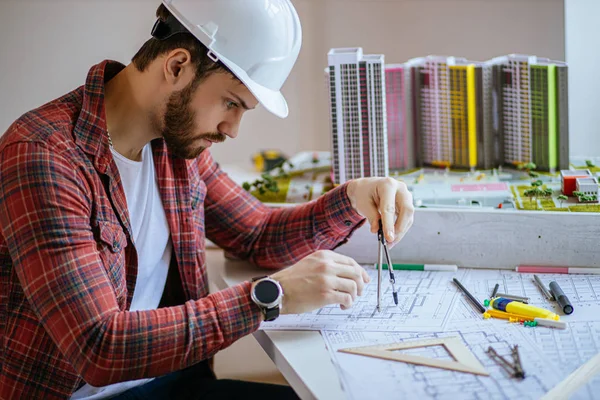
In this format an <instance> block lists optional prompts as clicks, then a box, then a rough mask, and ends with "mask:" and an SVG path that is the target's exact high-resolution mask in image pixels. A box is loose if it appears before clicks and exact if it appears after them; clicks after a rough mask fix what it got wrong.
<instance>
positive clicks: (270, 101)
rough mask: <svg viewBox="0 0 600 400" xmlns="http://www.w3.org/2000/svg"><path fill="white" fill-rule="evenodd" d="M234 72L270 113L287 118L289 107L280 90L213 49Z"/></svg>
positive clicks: (220, 59)
mask: <svg viewBox="0 0 600 400" xmlns="http://www.w3.org/2000/svg"><path fill="white" fill-rule="evenodd" d="M212 52H213V53H214V54H215V55H216V56H217V57H218V58H219V61H221V62H222V63H223V64H225V66H226V67H227V68H229V70H230V71H231V72H233V74H234V75H235V76H236V77H237V78H238V79H239V80H240V81H241V82H242V83H243V84H244V85H245V86H246V87H247V88H248V90H249V91H250V93H252V94H253V95H254V97H256V100H258V102H259V103H260V104H261V105H262V106H263V107H264V108H266V109H267V111H269V112H270V113H272V114H274V115H276V116H278V117H279V118H287V116H288V114H289V109H288V105H287V102H286V100H285V97H283V94H282V93H281V92H280V91H277V90H272V89H269V88H266V87H264V86H262V85H260V84H258V83H256V82H255V81H254V80H252V79H251V78H250V77H249V76H248V74H247V73H246V71H244V70H243V69H242V68H240V67H238V66H237V65H236V64H235V63H234V62H231V61H230V60H228V59H227V58H226V57H223V56H222V55H220V54H219V53H217V52H215V51H214V50H213V51H212Z"/></svg>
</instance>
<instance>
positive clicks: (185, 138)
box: [159, 82, 227, 160]
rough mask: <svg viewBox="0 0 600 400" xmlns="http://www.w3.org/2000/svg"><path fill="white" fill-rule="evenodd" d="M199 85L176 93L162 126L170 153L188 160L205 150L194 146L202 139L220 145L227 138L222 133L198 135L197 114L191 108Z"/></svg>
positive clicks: (167, 108) (172, 97) (167, 109)
mask: <svg viewBox="0 0 600 400" xmlns="http://www.w3.org/2000/svg"><path fill="white" fill-rule="evenodd" d="M196 87H197V85H195V84H194V82H192V83H190V84H189V85H188V86H187V87H186V88H185V89H183V90H181V91H179V92H175V93H173V94H172V95H171V97H170V98H169V101H168V102H167V106H166V110H165V114H164V117H163V121H162V124H161V125H159V126H162V129H161V131H162V137H163V138H164V139H165V142H166V143H167V147H168V148H169V151H170V152H171V153H173V154H174V155H176V156H178V157H182V158H186V159H188V160H191V159H194V158H196V157H198V156H199V155H200V154H201V153H202V152H203V151H204V150H205V149H206V147H204V146H198V145H196V146H194V143H197V142H199V141H200V139H201V138H205V139H207V140H210V141H211V142H216V143H220V142H223V141H225V139H226V138H227V137H226V136H225V135H224V134H222V133H218V132H215V133H204V134H201V135H196V134H194V132H196V126H195V123H194V121H195V118H196V113H195V112H194V111H193V110H192V109H191V108H190V103H191V100H192V95H193V93H194V91H195V89H196Z"/></svg>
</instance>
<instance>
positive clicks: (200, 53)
mask: <svg viewBox="0 0 600 400" xmlns="http://www.w3.org/2000/svg"><path fill="white" fill-rule="evenodd" d="M156 17H157V18H158V19H160V20H161V21H163V22H165V21H166V20H167V19H168V18H169V17H171V12H170V11H169V10H168V9H167V7H165V5H164V4H161V5H160V6H159V7H158V9H157V10H156ZM179 48H181V49H186V50H187V51H189V52H190V54H191V57H192V62H193V63H194V64H196V78H195V80H194V82H195V83H199V82H200V81H201V80H202V79H204V78H206V77H208V76H209V75H211V74H213V73H215V72H229V73H230V74H231V75H232V76H233V74H232V73H231V71H230V70H229V68H227V67H226V66H225V65H224V64H223V63H222V62H221V61H218V62H214V61H213V60H212V59H211V58H210V57H208V55H207V53H208V49H207V48H206V46H204V45H203V44H202V43H201V42H200V41H199V40H198V39H196V37H195V36H194V35H192V34H191V33H190V32H187V31H186V32H184V33H178V34H176V35H173V36H171V37H169V38H167V39H164V40H159V39H156V38H154V37H153V38H151V39H150V40H148V41H147V42H146V43H144V45H143V46H142V48H141V49H140V50H139V51H138V52H137V53H136V55H135V56H133V59H132V62H133V64H134V65H135V67H136V68H137V70H138V71H140V72H143V71H144V70H146V68H148V66H149V65H150V63H151V62H152V61H154V60H156V59H157V58H158V57H159V56H161V55H163V54H165V53H168V52H170V51H172V50H175V49H179Z"/></svg>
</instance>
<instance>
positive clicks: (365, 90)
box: [328, 48, 389, 184]
mask: <svg viewBox="0 0 600 400" xmlns="http://www.w3.org/2000/svg"><path fill="white" fill-rule="evenodd" d="M328 58H329V68H328V74H329V79H328V81H329V94H330V115H331V119H330V121H331V133H332V150H333V179H334V181H335V183H338V184H339V183H344V182H346V181H348V180H350V179H356V178H362V177H371V176H388V174H389V165H388V144H387V120H386V93H385V73H384V56H383V55H363V51H362V49H361V48H347V49H332V50H331V51H330V52H329V55H328Z"/></svg>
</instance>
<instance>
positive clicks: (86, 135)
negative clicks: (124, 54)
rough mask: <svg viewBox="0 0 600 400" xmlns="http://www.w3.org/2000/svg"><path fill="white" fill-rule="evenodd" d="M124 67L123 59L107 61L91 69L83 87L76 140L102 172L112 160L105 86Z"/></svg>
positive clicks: (107, 168) (105, 170) (105, 171)
mask: <svg viewBox="0 0 600 400" xmlns="http://www.w3.org/2000/svg"><path fill="white" fill-rule="evenodd" d="M124 68H125V66H124V65H123V64H121V63H119V62H116V61H110V60H105V61H102V62H101V63H100V64H97V65H94V66H93V67H92V68H91V69H90V71H89V72H88V75H87V79H86V83H85V86H84V88H83V102H82V106H81V112H80V114H79V118H78V120H77V123H76V125H75V129H74V130H73V134H74V136H75V142H76V143H77V145H78V146H79V147H80V148H81V149H82V150H83V151H84V152H85V153H87V154H89V155H90V156H91V157H92V160H93V163H94V166H95V168H96V170H97V171H98V172H100V173H102V174H105V173H107V171H108V170H109V166H110V164H111V161H112V154H111V152H110V146H109V144H108V133H107V128H106V110H105V107H104V86H105V84H106V82H108V81H109V80H111V79H112V78H113V77H114V76H115V75H117V74H118V73H119V72H121V71H122V70H123V69H124Z"/></svg>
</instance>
